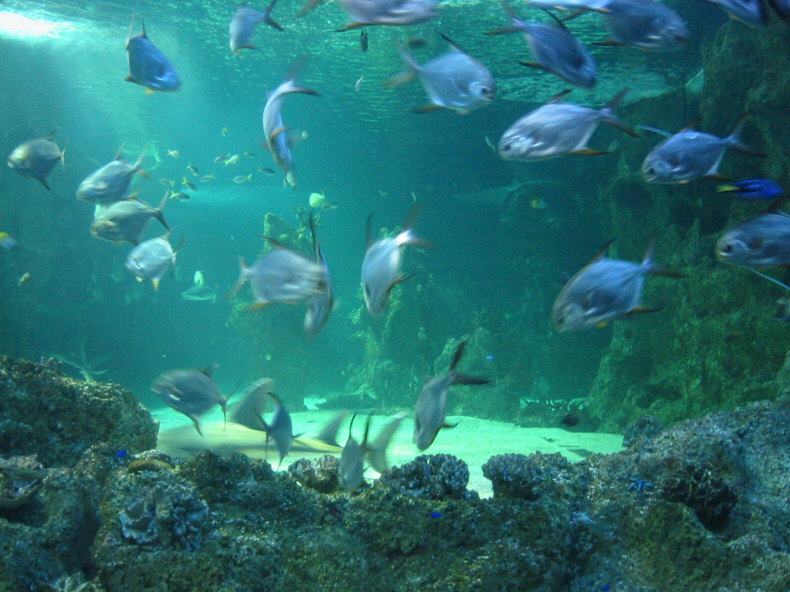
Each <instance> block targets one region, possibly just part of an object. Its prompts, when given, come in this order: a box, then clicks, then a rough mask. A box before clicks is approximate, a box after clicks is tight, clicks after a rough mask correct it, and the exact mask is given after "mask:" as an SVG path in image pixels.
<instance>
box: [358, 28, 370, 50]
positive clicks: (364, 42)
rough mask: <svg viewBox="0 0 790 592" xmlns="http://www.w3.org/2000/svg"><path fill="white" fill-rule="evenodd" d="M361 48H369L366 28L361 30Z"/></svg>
mask: <svg viewBox="0 0 790 592" xmlns="http://www.w3.org/2000/svg"><path fill="white" fill-rule="evenodd" d="M359 48H360V49H361V50H362V51H367V50H368V32H367V31H365V30H364V29H362V30H361V31H360V32H359Z"/></svg>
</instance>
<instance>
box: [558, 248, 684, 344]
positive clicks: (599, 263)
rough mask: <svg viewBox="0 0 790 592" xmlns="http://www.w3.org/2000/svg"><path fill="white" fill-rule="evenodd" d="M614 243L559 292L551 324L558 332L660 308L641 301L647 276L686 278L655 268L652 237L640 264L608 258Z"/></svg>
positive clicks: (584, 327)
mask: <svg viewBox="0 0 790 592" xmlns="http://www.w3.org/2000/svg"><path fill="white" fill-rule="evenodd" d="M611 243H612V241H609V242H608V243H607V244H606V245H605V246H604V248H603V249H601V251H600V252H599V253H598V255H596V257H595V258H594V259H593V260H592V261H591V262H590V263H588V264H587V265H586V266H584V267H583V268H582V269H581V270H579V271H578V272H577V273H576V275H574V276H573V277H572V278H571V279H570V280H568V282H567V283H566V284H565V286H564V287H563V288H562V290H561V291H560V293H559V294H558V295H557V298H556V300H555V301H554V305H553V306H552V324H553V325H554V328H555V329H556V330H557V331H583V330H585V329H589V328H591V327H595V326H598V327H602V326H604V325H606V324H607V323H608V322H609V321H612V320H614V319H617V318H623V317H626V316H631V315H634V314H638V313H648V312H657V311H659V310H661V309H660V308H646V307H644V306H642V305H641V304H640V300H641V298H642V287H643V286H644V283H645V276H646V275H647V274H654V275H663V276H667V277H673V278H681V277H683V276H682V275H681V274H679V273H677V272H673V271H669V270H665V269H658V268H657V267H656V265H655V263H654V262H653V241H652V240H651V242H650V245H649V246H648V248H647V251H646V252H645V256H644V258H643V259H642V262H641V263H632V262H630V261H622V260H620V259H610V258H608V257H606V251H607V249H608V248H609V245H610V244H611Z"/></svg>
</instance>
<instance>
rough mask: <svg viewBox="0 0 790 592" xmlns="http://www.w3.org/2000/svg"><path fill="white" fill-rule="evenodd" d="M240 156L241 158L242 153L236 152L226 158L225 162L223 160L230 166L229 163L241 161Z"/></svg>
mask: <svg viewBox="0 0 790 592" xmlns="http://www.w3.org/2000/svg"><path fill="white" fill-rule="evenodd" d="M240 158H241V155H240V154H234V155H233V156H228V157H227V158H226V159H225V162H223V163H222V164H224V165H225V166H228V165H229V164H236V163H237V162H239V159H240Z"/></svg>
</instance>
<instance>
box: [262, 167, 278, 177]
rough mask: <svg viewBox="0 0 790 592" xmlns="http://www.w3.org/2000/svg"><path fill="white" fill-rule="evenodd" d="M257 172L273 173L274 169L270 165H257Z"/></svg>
mask: <svg viewBox="0 0 790 592" xmlns="http://www.w3.org/2000/svg"><path fill="white" fill-rule="evenodd" d="M258 172H259V173H263V174H264V175H273V174H274V169H273V168H272V167H258Z"/></svg>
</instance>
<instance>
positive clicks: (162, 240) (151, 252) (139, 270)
mask: <svg viewBox="0 0 790 592" xmlns="http://www.w3.org/2000/svg"><path fill="white" fill-rule="evenodd" d="M169 236H170V231H168V232H166V233H165V234H163V235H162V236H160V237H157V238H152V239H149V240H147V241H144V242H142V243H140V244H139V245H137V246H136V247H134V248H133V249H132V250H131V251H129V254H128V255H127V256H126V263H125V265H126V269H128V270H129V271H130V272H132V274H133V275H134V276H135V277H136V278H137V279H138V280H140V281H142V280H151V283H152V284H153V285H154V290H158V289H159V281H160V280H161V279H162V277H164V275H165V274H166V273H167V270H168V269H169V268H170V265H171V264H172V265H173V266H175V264H176V257H177V256H178V251H179V250H180V249H181V247H180V246H179V248H178V249H176V250H175V251H174V250H173V247H172V246H171V245H170V242H169V241H168V240H167V239H168V237H169ZM181 242H182V243H183V239H182V241H181Z"/></svg>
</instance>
